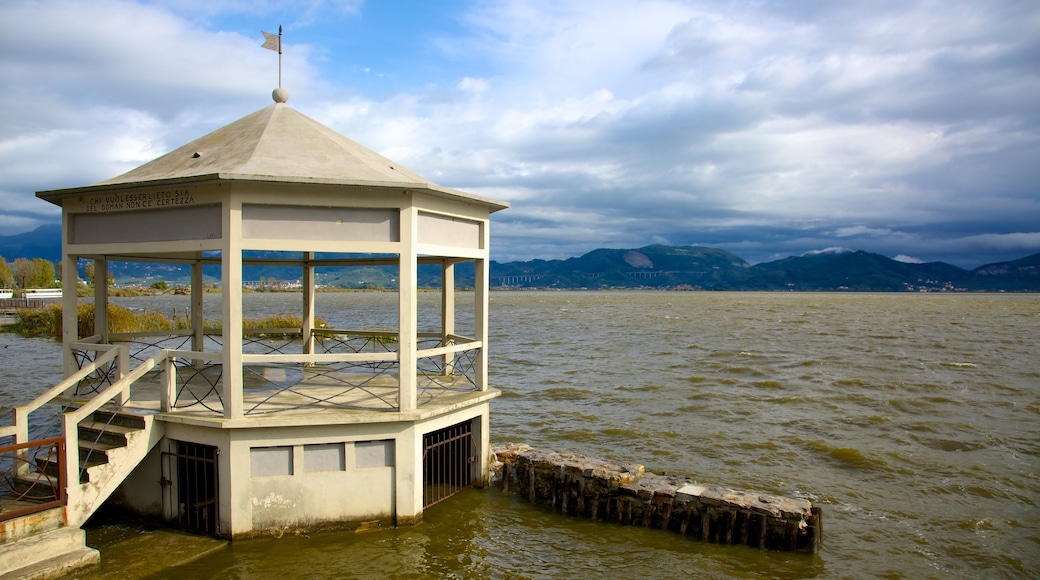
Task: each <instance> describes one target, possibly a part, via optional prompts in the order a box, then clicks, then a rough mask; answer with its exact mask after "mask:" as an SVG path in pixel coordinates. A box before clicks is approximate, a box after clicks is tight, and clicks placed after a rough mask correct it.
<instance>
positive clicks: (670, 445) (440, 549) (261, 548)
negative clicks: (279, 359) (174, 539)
mask: <svg viewBox="0 0 1040 580" xmlns="http://www.w3.org/2000/svg"><path fill="white" fill-rule="evenodd" d="M172 300H175V298H170V297H167V298H162V299H123V301H122V303H123V304H124V305H128V306H132V307H135V308H136V307H140V308H157V309H160V310H163V311H169V310H170V309H171V308H172V305H171V302H170V301H172ZM298 300H299V296H298V295H251V296H247V305H248V307H249V309H250V311H251V314H252V315H254V316H260V315H264V314H274V313H280V312H286V311H291V310H295V305H296V304H297V303H298ZM394 300H395V296H393V295H380V294H343V295H339V294H337V295H321V296H319V298H318V308H317V310H318V313H319V315H323V316H325V317H326V319H327V320H329V322H330V324H332V325H334V326H341V327H342V326H348V327H352V328H358V327H378V326H384V325H385V324H386V321H387V320H392V319H393V317H394V316H395V312H396V311H395V308H394V303H393V301H394ZM422 300H423V303H424V304H425V307H424V310H423V313H422V314H421V316H422V317H429V318H428V319H429V320H433V319H434V318H433V313H434V312H435V310H436V309H435V305H436V303H437V300H439V297H438V295H436V294H431V295H426V296H424V297H423V299H422ZM184 304H186V300H185V301H184ZM216 306H217V305H216V304H213V305H209V304H208V306H207V308H214V307H216ZM177 307H178V308H181V309H183V306H177ZM462 311H463V312H462V314H461V315H460V318H463V319H465V318H466V317H467V315H466V309H465V308H463V309H462ZM215 315H216V314H215V310H211V312H210V314H209V316H215ZM468 324H469V325H470V326H471V325H472V323H471V322H468ZM461 326H462V328H461V330H460V331H461V332H463V333H465V332H466V331H465V326H466V324H462V325H461ZM420 327H422V323H421V324H420ZM491 327H492V328H491V330H492V340H491V344H490V349H491V351H490V352H491V364H492V367H491V373H492V382H493V383H494V385H495V386H496V387H497V388H499V389H501V390H502V391H503V393H504V394H503V396H502V397H501V398H499V399H496V400H495V401H494V402H493V403H492V418H491V424H492V440H493V441H494V442H496V443H506V442H511V441H512V442H525V443H530V444H532V445H534V446H539V447H545V448H551V449H566V450H570V451H576V452H581V453H586V454H589V455H593V456H598V457H603V458H609V459H616V460H620V461H632V462H639V463H643V464H645V465H646V466H647V467H648V469H651V470H656V471H658V472H661V471H666V472H668V473H675V474H681V475H686V476H689V477H693V478H697V479H699V480H700V481H704V482H710V483H717V484H723V485H729V486H733V487H739V488H756V489H762V490H766V491H769V492H773V493H778V494H782V495H790V496H798V497H807V498H809V499H811V500H812V501H813V502H814V503H817V504H819V505H822V506H823V508H824V528H825V531H824V547H823V550H822V551H821V552H820V553H819V554H818V555H815V556H808V555H804V554H786V553H768V552H761V551H758V550H755V549H751V548H746V547H742V546H735V547H734V546H719V545H714V544H707V543H702V542H698V541H692V540H685V539H683V538H680V537H677V536H676V535H674V534H670V533H664V532H660V531H654V530H645V529H642V528H630V527H620V526H617V525H610V524H599V523H593V522H588V521H584V520H576V519H570V518H566V517H564V516H560V515H556V514H552V513H547V512H544V511H541V510H539V509H536V508H532V507H530V506H528V505H527V504H526V503H524V502H523V501H521V500H517V499H513V498H509V497H502V496H501V495H500V494H499V493H498V492H495V491H489V492H484V491H476V490H474V491H470V492H467V493H464V494H461V495H460V496H458V497H456V498H453V499H452V500H451V501H449V502H446V503H444V504H440V505H438V506H436V507H434V508H433V509H431V510H430V511H428V512H427V513H426V515H425V519H424V521H423V522H422V523H421V524H420V525H418V526H416V527H413V528H402V529H399V530H384V531H378V532H374V533H370V534H363V535H354V534H329V535H320V536H315V537H311V538H298V537H293V538H282V539H281V540H278V541H254V542H245V543H237V544H235V545H234V546H233V548H232V549H231V550H229V551H226V552H223V553H221V554H217V555H214V556H211V557H208V558H206V559H205V560H203V561H201V562H198V563H196V564H192V565H189V566H188V567H186V568H181V569H178V570H177V571H176V572H174V571H171V572H170V574H169V576H170V577H174V576H183V575H184V574H189V575H193V576H194V575H200V576H204V577H233V578H267V577H273V576H276V575H291V576H292V577H304V578H339V577H351V576H369V577H387V576H397V577H401V576H405V577H427V576H428V577H503V578H527V577H532V578H534V577H578V576H588V575H590V574H594V573H597V572H610V573H621V574H626V575H646V576H652V577H663V576H668V577H675V576H690V577H704V578H804V577H821V578H876V577H888V578H922V577H925V578H943V577H965V578H1015V577H1032V576H1034V575H1035V574H1036V573H1037V572H1036V571H1037V570H1038V569H1040V296H1037V295H934V294H927V295H916V294H915V295H911V294H803V293H795V294H781V293H658V292H588V293H584V292H559V293H555V292H519V293H510V292H496V293H492V295H491ZM0 343H2V344H3V345H4V346H5V347H7V348H5V350H3V351H0V353H2V356H3V357H4V358H3V360H4V364H3V365H0V405H3V406H10V405H11V402H9V401H10V400H11V399H12V398H18V397H19V395H20V393H21V392H23V391H22V390H23V389H27V388H29V386H28V385H25V386H23V385H22V384H21V382H20V381H21V380H22V379H24V378H25V377H26V375H27V374H28V373H27V372H26V368H27V367H25V366H24V365H25V364H26V362H28V361H36V362H37V363H39V361H42V360H44V359H45V358H46V360H47V361H48V362H49V364H51V366H52V368H53V372H54V373H55V374H56V373H57V370H58V369H57V367H58V362H59V358H58V356H57V352H58V350H57V346H56V345H54V344H53V343H49V342H47V341H37V340H25V339H18V338H15V337H11V336H10V335H2V334H0ZM49 352H50V353H52V354H48V353H49ZM12 355H13V358H12ZM23 357H24V358H23ZM15 360H18V361H23V362H22V363H21V365H20V366H21V368H12V366H13V365H12V364H11V363H13V362H14V361H15ZM51 384H53V383H51ZM37 388H38V387H37ZM26 398H27V397H26ZM18 402H22V401H18Z"/></svg>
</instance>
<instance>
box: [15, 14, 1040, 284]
mask: <svg viewBox="0 0 1040 580" xmlns="http://www.w3.org/2000/svg"><path fill="white" fill-rule="evenodd" d="M193 5H194V6H195V8H192V6H193ZM249 6H250V8H248V9H247V8H246V6H245V4H244V3H242V2H236V1H227V2H215V3H201V2H197V3H194V4H183V3H176V2H150V3H143V4H135V3H132V2H117V1H114V0H110V1H104V0H103V1H102V2H99V3H92V4H91V5H90V7H86V6H80V3H73V2H67V3H66V2H34V3H28V2H9V3H7V4H6V5H5V11H6V12H7V14H6V16H7V22H8V25H9V26H12V27H13V28H14V29H17V30H18V31H19V34H18V35H17V36H18V37H17V38H14V39H12V38H10V37H7V38H5V39H4V40H2V41H0V51H2V54H3V56H2V57H0V74H4V75H5V76H4V78H5V79H7V80H8V81H9V86H10V88H9V89H8V90H7V91H5V94H4V95H0V99H3V100H2V101H0V103H2V104H3V105H4V107H3V108H0V115H3V117H2V118H3V122H4V123H5V125H4V126H5V127H7V128H8V133H7V134H5V135H4V136H3V137H2V138H0V171H3V174H4V175H5V176H8V175H10V176H11V178H10V179H7V180H5V181H4V182H3V183H2V184H0V196H4V197H3V198H2V199H3V200H4V201H6V200H9V199H16V197H17V195H24V192H30V195H31V192H32V191H34V190H36V189H46V188H51V187H64V186H74V185H83V184H85V183H89V182H92V181H96V180H98V179H103V178H105V177H110V176H112V175H115V174H117V173H120V172H121V171H123V170H125V169H129V168H130V167H132V166H133V165H134V164H137V163H140V162H143V161H145V160H147V158H149V156H154V155H155V154H157V153H159V152H163V151H166V150H169V149H171V148H173V147H174V146H176V145H179V144H181V143H184V142H187V141H189V140H190V139H193V138H195V137H197V136H199V135H201V134H203V133H205V132H207V131H208V130H211V129H213V128H215V127H217V126H219V125H221V124H224V123H227V122H229V121H231V120H233V119H235V118H237V117H240V116H243V115H245V114H247V113H249V112H251V111H253V110H255V109H257V108H260V107H262V106H265V105H266V104H267V103H268V102H269V101H267V100H266V98H267V97H266V95H267V94H268V93H269V92H270V89H271V87H272V82H271V76H272V74H271V70H272V60H271V58H270V56H271V55H270V53H268V52H267V51H262V50H259V49H258V45H259V43H260V41H261V39H260V37H259V34H258V26H259V24H258V22H259V19H263V20H265V21H276V19H281V18H284V17H286V15H287V14H288V13H287V12H286V11H285V9H284V8H283V7H281V6H280V4H278V3H273V2H266V1H265V2H261V3H259V4H256V5H255V8H253V7H254V4H253V3H249ZM196 9H197V10H198V13H197V14H196V13H193V11H194V10H196ZM445 9H446V8H443V7H440V5H437V6H433V5H432V4H431V5H430V6H424V7H422V8H418V7H417V8H416V10H415V14H410V15H400V14H398V15H395V18H396V20H395V21H394V22H393V23H391V22H389V21H380V20H376V19H378V18H387V16H386V15H385V14H384V12H383V11H382V10H381V7H379V6H377V5H375V4H373V3H367V4H363V3H360V2H345V3H329V2H324V3H323V2H312V3H308V4H307V5H306V10H304V11H302V12H307V14H306V15H304V16H303V17H298V18H297V19H296V20H294V21H292V24H291V25H289V26H290V27H291V29H292V30H293V36H292V38H293V41H292V42H293V44H292V48H293V50H292V51H287V53H286V55H285V58H286V60H287V62H286V63H285V65H286V70H291V71H292V78H293V82H292V83H291V85H290V92H291V93H292V95H293V96H292V100H291V105H292V106H294V107H296V108H297V109H298V110H300V111H301V112H303V113H305V114H307V115H309V116H312V117H314V118H315V119H317V120H319V121H321V122H323V123H326V124H328V125H329V126H331V127H333V128H334V129H336V130H338V131H340V132H342V133H344V134H345V135H347V136H349V137H351V138H353V139H355V140H357V141H359V142H361V143H362V144H364V145H366V146H368V147H370V148H373V149H375V150H377V151H379V152H381V153H383V154H385V155H387V156H389V157H390V158H392V159H394V160H395V161H397V162H399V163H401V164H402V165H404V166H406V167H408V168H410V169H412V170H414V171H417V172H418V173H420V174H422V175H425V176H427V177H429V178H431V179H434V180H435V181H437V182H438V183H441V184H443V185H446V186H450V187H455V188H459V189H464V190H467V191H473V192H474V193H478V194H482V195H489V196H492V197H498V198H502V199H505V200H507V201H510V202H511V203H512V208H511V209H510V210H508V211H506V212H502V213H500V214H496V216H495V218H494V220H495V226H494V235H495V241H494V244H493V252H494V254H495V256H496V259H529V258H532V257H568V256H571V255H575V254H580V253H583V252H585V251H589V250H591V249H594V248H597V247H638V246H640V245H645V244H649V243H656V242H658V241H660V240H669V241H670V242H671V243H674V244H695V243H700V244H706V245H714V246H716V247H721V248H723V249H727V250H730V251H733V252H735V253H738V254H739V255H741V256H742V257H744V258H745V259H748V260H749V261H751V262H756V261H763V260H767V259H775V258H776V257H783V256H785V255H791V254H795V255H797V254H802V253H804V252H807V251H811V250H818V249H821V248H830V247H834V246H844V247H853V248H855V249H864V250H868V251H874V252H879V253H883V254H886V255H890V256H899V255H902V256H921V259H924V260H928V261H932V260H939V259H941V260H946V261H951V262H952V263H955V264H958V265H962V266H974V265H978V263H981V262H977V263H973V262H976V261H996V260H997V259H998V258H1002V259H1011V258H1016V257H1020V256H1021V255H1025V254H1029V253H1034V252H1038V251H1040V240H1038V239H1037V238H1036V235H1035V234H1033V233H1031V232H1034V231H1035V229H1036V225H1035V224H1036V223H1040V190H1038V189H1037V186H1036V184H1037V183H1040V167H1038V164H1037V163H1036V162H1035V160H1036V159H1038V158H1040V131H1038V128H1040V107H1038V106H1037V104H1036V99H1035V95H1037V94H1040V77H1038V76H1037V75H1036V74H1035V71H1036V70H1037V68H1038V67H1040V7H1037V6H1035V5H1034V3H1030V2H1013V1H996V2H988V3H981V4H980V3H978V2H970V1H967V0H943V1H939V0H908V1H907V2H899V3H894V2H867V1H865V0H864V1H852V0H850V1H848V2H840V3H831V2H773V3H758V2H742V1H738V2H730V1H728V0H727V1H722V0H718V1H715V0H694V1H682V2H680V1H678V0H675V1H671V0H648V1H646V2H639V3H633V2H629V1H623V0H598V1H592V0H573V1H569V2H556V1H550V0H488V1H484V2H477V3H474V4H471V5H466V6H465V7H462V8H458V7H456V8H454V9H455V10H456V12H453V13H451V14H450V15H448V16H446V15H445V14H443V13H442V12H440V11H442V10H445ZM250 10H253V11H252V12H250ZM409 17H411V18H412V19H413V21H409V20H408V18H409ZM240 21H243V22H244V23H243V22H240ZM285 21H286V22H289V21H290V20H288V19H287V20H285ZM333 21H334V22H335V23H336V24H335V27H331V25H329V24H328V22H333ZM254 23H257V24H256V25H254ZM84 25H86V28H88V29H90V30H116V29H118V30H120V31H125V33H123V34H118V35H116V34H105V35H92V36H91V38H90V40H91V42H88V43H84V42H82V40H80V38H79V36H77V35H79V34H81V33H80V32H79V31H81V30H82V29H83V27H84ZM420 25H425V26H426V29H427V34H425V35H424V37H423V42H421V43H416V44H415V45H404V44H401V43H399V42H398V41H392V42H390V41H388V42H385V43H383V44H382V45H381V46H380V51H379V53H378V54H374V53H373V54H369V55H357V54H353V53H350V52H346V53H339V52H336V51H339V50H342V49H343V47H342V46H341V45H339V44H336V42H339V41H338V40H336V41H333V40H332V39H334V38H335V39H339V38H342V37H344V36H345V35H344V33H343V32H342V29H344V27H349V26H357V27H359V28H358V29H372V30H380V29H381V28H380V27H391V26H395V27H397V29H399V30H412V28H410V27H414V26H420ZM265 26H268V27H269V28H270V26H271V25H265ZM253 28H257V31H253V30H252V29H253ZM351 30H355V29H351ZM95 36H96V38H95ZM355 48H356V47H355ZM395 51H406V52H395ZM407 51H412V52H407ZM377 57H378V60H376V58H377ZM363 70H364V71H368V70H373V71H379V75H384V76H379V75H376V74H372V73H370V74H364V73H362V72H361V71H363ZM361 78H365V79H369V80H365V81H361V80H359V79H361ZM365 83H368V84H365ZM380 83H385V84H380ZM91 140H93V143H94V144H93V145H88V143H90V142H91ZM48 152H50V155H48ZM41 176H46V177H45V178H41ZM19 211H20V212H21V213H20V215H21V216H22V217H20V218H18V219H19V220H20V221H18V223H17V224H9V223H4V222H2V221H0V227H11V228H15V227H19V228H20V227H25V226H27V225H29V224H30V223H32V222H34V221H39V220H44V219H48V218H49V216H50V215H53V214H52V213H48V212H49V211H50V210H49V209H48V210H42V209H40V208H39V206H31V205H28V204H27V205H25V206H24V209H20V210H19ZM12 233H13V232H12Z"/></svg>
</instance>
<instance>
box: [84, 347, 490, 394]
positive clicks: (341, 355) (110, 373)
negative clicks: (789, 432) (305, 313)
mask: <svg viewBox="0 0 1040 580" xmlns="http://www.w3.org/2000/svg"><path fill="white" fill-rule="evenodd" d="M112 340H113V342H115V341H119V342H120V343H121V344H126V345H128V348H129V353H130V359H131V360H141V359H142V358H143V357H155V356H157V355H159V353H164V354H165V353H172V354H171V362H172V364H173V365H175V368H174V369H173V373H174V374H175V376H176V381H175V382H176V384H175V386H174V392H173V393H172V394H173V397H172V401H171V409H170V410H187V409H194V410H204V411H206V412H212V413H215V414H219V413H221V412H222V408H223V405H224V400H223V397H222V379H223V378H224V372H223V370H224V369H223V366H222V364H221V362H220V360H219V357H220V354H219V353H220V350H221V349H222V348H223V345H222V340H223V337H222V336H220V334H219V333H207V334H205V343H204V344H205V345H206V346H212V347H214V349H213V350H212V351H207V352H194V351H184V350H180V349H182V348H184V347H186V346H187V345H188V342H189V341H190V340H191V336H190V335H185V334H183V333H177V334H175V335H167V336H159V335H150V336H128V335H119V336H113V337H112ZM314 345H315V349H316V351H317V352H318V353H320V357H318V358H320V362H314V363H302V362H300V361H299V360H298V359H299V358H300V356H301V355H299V354H296V353H301V352H302V351H303V341H302V336H301V334H300V331H299V330H298V329H286V328H279V329H262V330H256V329H250V330H248V331H246V332H245V333H244V335H243V343H242V351H243V355H248V356H251V357H252V358H253V360H254V361H255V360H256V359H257V357H259V358H263V357H267V356H270V357H271V360H270V361H263V362H250V363H244V364H243V367H242V369H243V374H244V378H245V379H246V381H245V382H246V383H247V384H248V390H249V393H250V394H251V395H252V396H251V397H250V400H249V402H248V404H247V405H246V407H245V408H244V409H243V413H244V414H245V415H260V414H268V413H277V412H282V411H288V410H294V409H301V408H305V407H313V406H322V407H340V408H346V409H365V410H397V409H398V408H399V401H398V396H399V394H398V384H397V380H398V379H397V371H398V370H399V367H400V361H399V360H398V358H399V355H398V349H399V341H398V336H397V334H396V333H394V332H391V331H346V330H331V329H319V330H315V331H314ZM416 347H417V350H418V357H417V360H416V373H417V376H416V392H417V397H418V400H417V401H416V403H417V404H418V405H424V404H428V403H430V402H431V401H433V400H435V399H437V397H439V396H442V395H445V394H448V393H458V392H465V391H474V390H477V388H478V387H477V384H476V380H475V378H474V377H475V374H476V360H477V357H478V355H479V353H480V349H481V348H482V345H480V344H479V343H474V342H473V341H472V339H466V338H464V337H457V336H452V337H450V338H448V339H442V338H441V337H440V336H439V335H420V337H419V339H418V343H417V345H416ZM365 355H371V356H365ZM75 356H76V360H77V362H79V363H80V366H81V367H82V366H83V365H84V364H86V363H89V362H92V361H93V360H94V357H95V356H96V353H95V352H94V351H89V350H80V351H76V352H75ZM287 359H288V360H289V361H291V362H284V361H286V360H287ZM294 359H296V360H294ZM160 372H161V371H159V370H156V371H153V374H158V373H160ZM117 374H118V373H117V365H116V363H115V361H112V362H111V363H110V364H109V365H108V366H107V367H102V368H98V370H96V371H95V372H93V373H91V375H89V376H88V377H86V378H84V379H83V380H82V381H80V384H79V385H77V389H76V394H89V393H97V392H99V391H100V390H103V389H105V388H107V386H109V385H111V384H112V382H113V381H114V380H115V379H116V378H117ZM156 378H158V377H156Z"/></svg>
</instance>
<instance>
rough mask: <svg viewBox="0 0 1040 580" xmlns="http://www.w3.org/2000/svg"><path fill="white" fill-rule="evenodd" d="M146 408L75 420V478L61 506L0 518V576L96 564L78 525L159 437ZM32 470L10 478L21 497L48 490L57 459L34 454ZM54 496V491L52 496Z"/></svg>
mask: <svg viewBox="0 0 1040 580" xmlns="http://www.w3.org/2000/svg"><path fill="white" fill-rule="evenodd" d="M163 432H164V429H163V428H162V423H156V422H155V421H154V418H153V415H152V414H150V413H140V414H138V413H133V412H122V413H111V412H106V411H98V412H96V413H94V415H93V416H92V417H91V418H90V419H89V420H85V421H83V422H81V423H80V424H79V425H78V435H79V437H78V439H79V469H77V470H76V472H77V473H78V474H79V477H78V479H79V481H77V482H71V483H69V484H68V485H67V486H66V491H67V496H68V500H67V502H66V505H65V507H56V508H52V509H50V510H46V511H43V512H38V513H35V514H31V515H28V516H22V517H19V518H14V519H11V520H8V521H5V522H0V580H5V579H7V578H34V579H43V578H58V577H61V576H64V575H67V574H70V573H72V572H73V571H75V570H77V569H80V568H83V567H87V566H92V565H94V564H97V563H98V561H99V559H100V555H99V554H98V552H97V550H94V549H93V548H89V547H87V545H86V536H85V534H84V532H83V530H82V529H80V526H82V525H83V524H84V523H85V522H86V521H87V519H88V518H89V517H90V516H91V514H93V513H94V512H95V511H97V509H98V508H100V507H101V505H102V504H103V503H104V502H105V500H106V499H108V497H109V496H110V495H111V494H112V492H113V491H115V490H116V488H118V487H119V485H120V484H121V483H122V482H123V480H124V479H126V477H127V476H128V475H129V474H130V473H131V472H132V471H133V470H134V468H135V467H137V465H138V464H139V463H140V462H141V460H142V459H144V457H145V456H146V455H148V452H149V451H150V450H151V449H152V448H153V447H154V446H155V444H156V443H158V442H159V440H160V439H162V436H163ZM35 467H36V470H35V471H31V472H29V473H26V474H22V475H20V476H18V477H16V478H15V482H14V483H15V488H16V490H19V491H21V492H22V493H24V494H25V496H24V498H23V500H25V501H32V499H33V497H34V496H37V497H42V496H45V495H50V494H51V493H52V492H51V489H52V488H53V487H54V486H56V485H57V478H58V468H59V466H58V463H57V461H55V460H51V459H50V458H38V459H37V462H36V466H35ZM52 497H53V496H52Z"/></svg>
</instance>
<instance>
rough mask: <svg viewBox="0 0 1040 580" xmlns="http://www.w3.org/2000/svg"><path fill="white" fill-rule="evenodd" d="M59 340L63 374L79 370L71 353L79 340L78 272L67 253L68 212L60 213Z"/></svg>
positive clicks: (73, 257)
mask: <svg viewBox="0 0 1040 580" xmlns="http://www.w3.org/2000/svg"><path fill="white" fill-rule="evenodd" d="M61 227H62V236H61V292H62V294H61V296H62V298H61V342H62V346H63V347H64V348H62V351H63V352H64V358H65V376H66V377H67V376H69V375H71V374H73V373H75V372H76V371H77V370H79V367H78V365H77V364H76V357H75V356H74V355H73V354H72V343H74V342H76V341H77V340H79V321H78V316H77V309H76V307H77V305H78V303H79V299H78V298H77V297H76V286H77V284H78V281H79V273H77V272H76V256H73V255H72V254H70V253H69V214H68V213H66V212H64V211H63V212H62V214H61Z"/></svg>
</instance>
